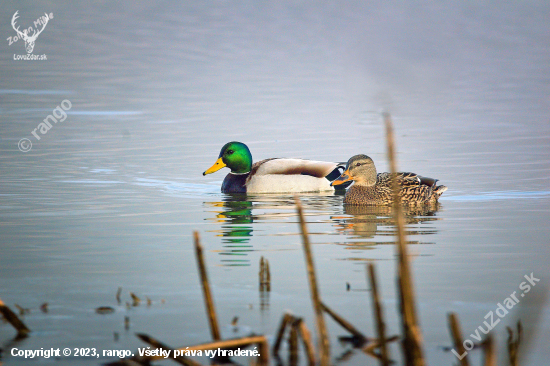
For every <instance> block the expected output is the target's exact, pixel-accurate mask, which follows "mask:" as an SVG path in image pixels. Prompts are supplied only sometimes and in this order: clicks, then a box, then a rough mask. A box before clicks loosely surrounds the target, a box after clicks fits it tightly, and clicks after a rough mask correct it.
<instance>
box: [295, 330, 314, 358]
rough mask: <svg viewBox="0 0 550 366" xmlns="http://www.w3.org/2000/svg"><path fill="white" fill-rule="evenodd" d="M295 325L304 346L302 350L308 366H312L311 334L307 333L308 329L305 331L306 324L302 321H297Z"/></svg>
mask: <svg viewBox="0 0 550 366" xmlns="http://www.w3.org/2000/svg"><path fill="white" fill-rule="evenodd" d="M297 323H298V324H297V326H298V330H299V332H300V336H301V337H302V343H303V344H304V348H305V350H306V355H307V360H308V365H309V366H314V365H315V349H314V348H313V342H312V341H311V334H310V333H309V329H307V326H306V323H305V322H304V321H303V320H302V319H298V321H297Z"/></svg>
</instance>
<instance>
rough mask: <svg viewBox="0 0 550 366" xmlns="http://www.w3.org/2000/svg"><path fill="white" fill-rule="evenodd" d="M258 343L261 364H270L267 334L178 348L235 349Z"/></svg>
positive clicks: (190, 349)
mask: <svg viewBox="0 0 550 366" xmlns="http://www.w3.org/2000/svg"><path fill="white" fill-rule="evenodd" d="M254 344H257V345H258V358H259V361H260V362H259V364H260V365H267V364H269V344H268V343H267V338H266V337H265V336H250V337H244V338H238V339H228V340H225V341H216V342H211V343H205V344H199V345H196V346H190V347H181V348H178V350H180V351H187V350H189V351H194V350H203V351H205V350H212V349H218V348H221V349H234V348H238V347H243V346H250V345H254Z"/></svg>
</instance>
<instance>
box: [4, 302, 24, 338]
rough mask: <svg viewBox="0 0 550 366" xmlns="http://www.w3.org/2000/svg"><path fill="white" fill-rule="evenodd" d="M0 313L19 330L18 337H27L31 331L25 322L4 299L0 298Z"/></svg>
mask: <svg viewBox="0 0 550 366" xmlns="http://www.w3.org/2000/svg"><path fill="white" fill-rule="evenodd" d="M0 313H2V315H3V316H4V318H5V319H6V320H7V321H8V322H9V323H10V324H11V325H12V326H13V327H14V328H15V330H17V338H25V337H26V336H27V335H28V334H29V333H30V332H31V330H30V329H29V328H27V326H26V325H25V323H23V322H22V321H21V319H19V317H18V316H17V315H15V313H14V312H13V311H11V309H10V308H8V307H7V306H6V305H5V304H4V302H3V301H2V300H0Z"/></svg>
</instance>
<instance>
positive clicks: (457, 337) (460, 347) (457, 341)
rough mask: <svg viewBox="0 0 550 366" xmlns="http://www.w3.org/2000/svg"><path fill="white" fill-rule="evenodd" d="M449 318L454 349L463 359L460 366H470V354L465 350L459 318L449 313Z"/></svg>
mask: <svg viewBox="0 0 550 366" xmlns="http://www.w3.org/2000/svg"><path fill="white" fill-rule="evenodd" d="M447 318H448V320H449V329H450V330H451V338H452V339H453V344H454V348H455V350H456V352H457V353H458V354H459V355H460V357H462V359H460V358H459V360H460V365H461V366H469V365H470V362H469V361H468V352H466V350H465V349H464V344H463V343H462V331H461V330H460V324H459V322H458V317H457V316H456V314H455V313H449V314H448V315H447ZM453 353H454V352H453Z"/></svg>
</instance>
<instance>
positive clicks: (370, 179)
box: [331, 155, 447, 205]
mask: <svg viewBox="0 0 550 366" xmlns="http://www.w3.org/2000/svg"><path fill="white" fill-rule="evenodd" d="M397 180H398V184H399V188H400V192H399V194H400V196H401V201H402V202H403V203H404V204H410V205H412V204H425V203H435V202H437V200H438V199H439V196H441V194H442V193H443V192H445V191H446V190H447V187H445V186H436V182H437V179H433V178H426V177H421V176H420V175H417V174H415V173H397ZM349 181H354V182H355V183H354V184H353V185H352V186H351V188H350V189H348V191H347V192H346V196H345V198H344V203H347V204H350V205H386V204H390V203H391V202H392V191H391V174H390V173H380V174H377V173H376V167H375V166H374V162H373V161H372V159H371V158H369V157H368V156H366V155H355V156H353V157H352V158H351V159H349V160H348V164H347V165H346V170H345V171H344V172H343V173H342V175H341V176H340V177H338V178H337V179H336V180H334V181H333V182H332V183H331V184H332V185H333V186H336V185H339V184H343V183H346V182H349Z"/></svg>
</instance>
